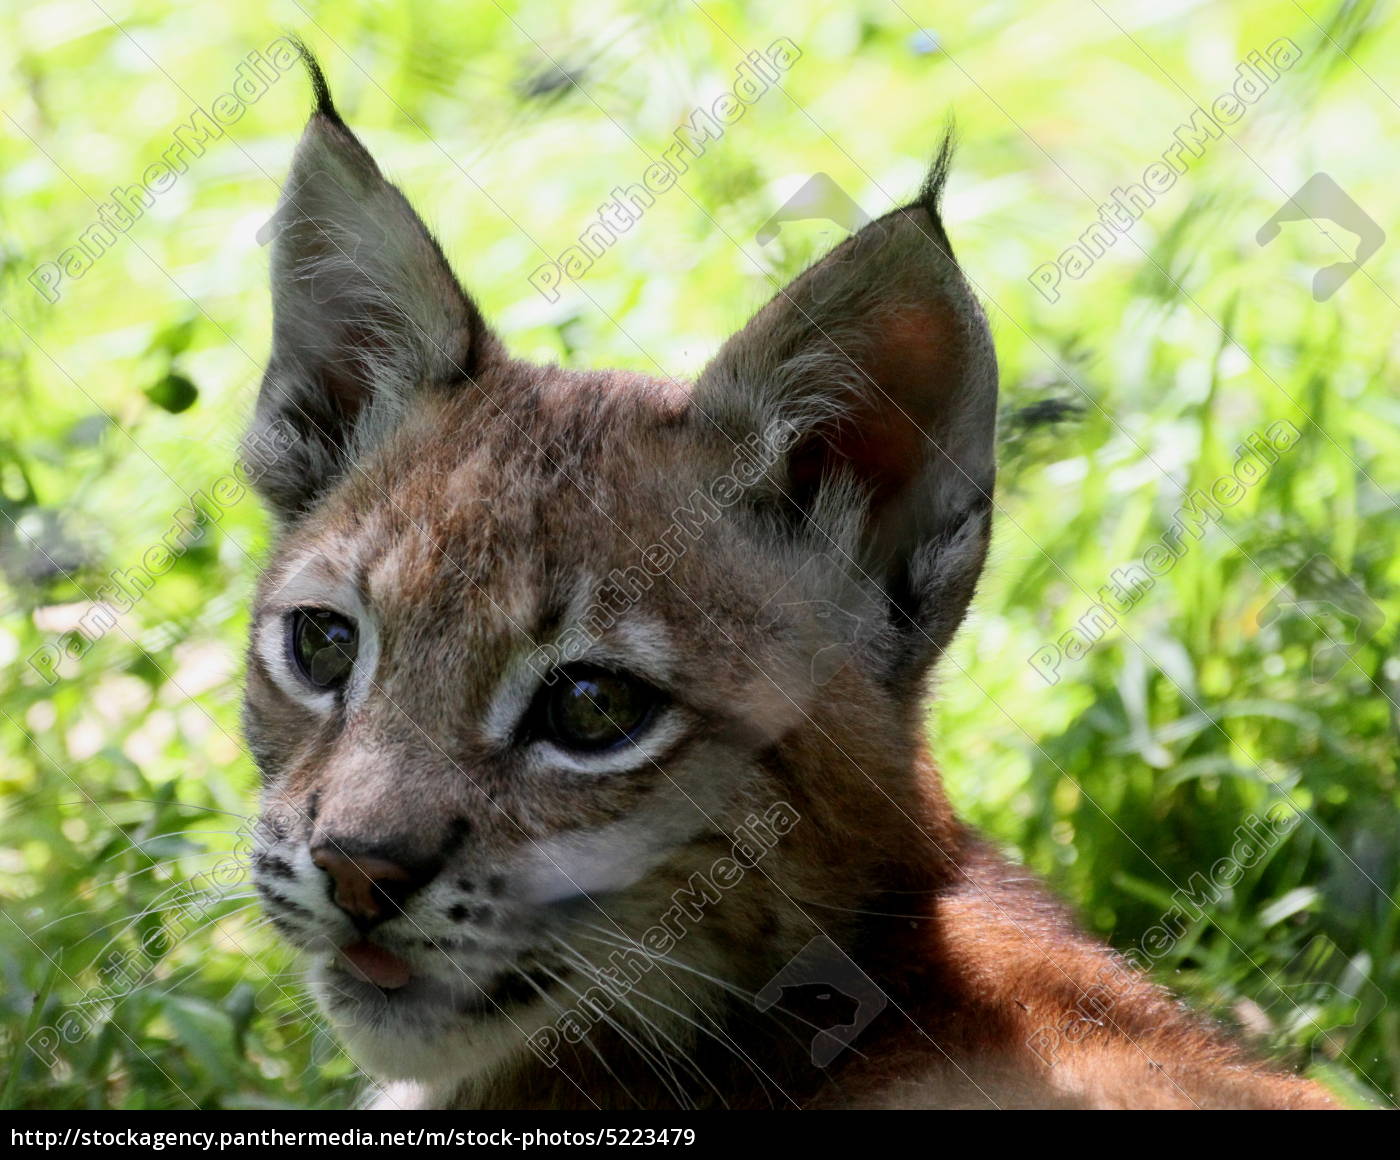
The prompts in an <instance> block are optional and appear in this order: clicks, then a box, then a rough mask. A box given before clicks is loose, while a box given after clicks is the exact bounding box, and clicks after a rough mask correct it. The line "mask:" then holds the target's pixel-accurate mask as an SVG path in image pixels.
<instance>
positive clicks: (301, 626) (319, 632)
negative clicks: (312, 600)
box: [287, 608, 359, 690]
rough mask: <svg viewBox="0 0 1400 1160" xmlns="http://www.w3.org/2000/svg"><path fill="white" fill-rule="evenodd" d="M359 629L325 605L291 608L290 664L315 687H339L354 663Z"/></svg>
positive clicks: (288, 645)
mask: <svg viewBox="0 0 1400 1160" xmlns="http://www.w3.org/2000/svg"><path fill="white" fill-rule="evenodd" d="M358 646H359V633H358V631H357V630H356V628H355V622H354V621H353V620H351V619H350V618H349V617H348V616H342V615H341V614H340V613H339V612H332V611H331V610H330V609H328V608H298V609H295V610H294V611H293V612H292V615H291V622H290V625H289V627H288V634H287V651H288V653H290V655H291V662H292V667H293V668H295V669H296V670H297V672H298V673H300V674H301V676H302V678H303V679H304V680H305V681H306V682H307V683H308V684H310V685H311V686H312V687H313V688H316V689H322V690H327V689H338V688H340V687H341V686H342V685H343V684H345V682H346V681H347V680H348V679H349V677H350V672H351V670H352V669H353V668H354V667H355V653H356V651H357V649H358Z"/></svg>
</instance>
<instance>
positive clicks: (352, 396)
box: [250, 41, 497, 519]
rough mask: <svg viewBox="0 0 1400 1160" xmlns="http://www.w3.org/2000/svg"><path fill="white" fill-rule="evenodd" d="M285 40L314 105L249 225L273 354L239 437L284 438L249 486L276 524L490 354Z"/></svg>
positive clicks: (312, 65) (491, 342)
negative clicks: (260, 267) (266, 278)
mask: <svg viewBox="0 0 1400 1160" xmlns="http://www.w3.org/2000/svg"><path fill="white" fill-rule="evenodd" d="M296 44H297V48H298V49H299V51H300V52H301V55H302V59H303V60H304V61H305V63H306V68H307V72H308V73H309V74H310V77H311V87H312V90H313V93H314V95H315V98H316V111H315V112H314V113H313V114H312V115H311V118H310V120H309V121H308V122H307V125H306V129H305V131H304V132H303V133H302V137H301V141H300V143H299V144H298V145H297V149H296V154H295V156H294V158H293V160H292V170H291V174H290V176H289V177H288V179H287V182H286V185H285V186H284V187H283V190H282V197H281V200H280V202H279V204H278V207H277V211H276V213H275V214H274V215H273V216H272V218H271V219H270V220H269V221H268V223H267V224H266V225H265V226H264V227H263V229H262V230H260V231H259V233H258V239H259V241H261V242H264V243H267V244H270V248H271V258H272V261H271V267H272V316H273V319H272V320H273V327H272V354H271V357H270V359H269V360H268V366H267V373H266V374H265V375H264V378H263V387H262V391H261V393H260V395H259V397H258V404H257V409H256V413H255V415H254V422H253V431H252V432H251V433H250V439H256V438H263V439H264V441H266V438H267V436H268V433H269V432H270V431H273V430H274V429H275V431H277V432H282V431H288V430H290V431H292V432H294V433H295V440H294V442H293V443H292V445H291V446H290V447H289V448H288V449H287V450H286V452H285V454H284V455H283V456H282V458H281V460H280V461H279V462H278V464H277V465H276V468H275V469H274V470H268V471H266V472H264V473H263V475H262V476H261V479H260V482H259V488H260V490H261V491H262V494H263V495H264V497H265V498H266V499H267V500H268V501H269V502H270V503H271V505H272V507H273V508H274V510H275V511H276V512H277V513H278V514H279V515H280V516H282V517H283V518H284V519H294V518H296V517H297V516H299V515H300V514H302V513H304V512H305V511H307V510H308V509H309V508H310V507H311V506H312V505H314V504H315V503H316V502H317V501H318V500H319V499H320V498H321V497H322V496H323V495H324V494H325V493H326V491H327V490H328V489H329V488H330V487H332V486H333V485H334V484H335V483H336V482H337V481H338V480H339V479H340V478H341V477H342V476H343V475H344V474H345V472H346V471H347V470H348V469H349V467H350V466H351V464H352V462H353V461H354V460H355V459H356V457H358V456H360V455H362V454H364V453H365V452H366V451H368V450H369V449H371V448H372V447H373V446H375V445H376V444H377V443H379V442H381V441H382V440H383V439H384V438H385V437H386V436H387V435H388V433H389V432H390V431H391V430H392V429H393V428H394V427H396V426H397V424H398V423H399V422H400V421H401V419H402V417H403V415H404V413H405V412H406V410H407V409H408V408H409V407H410V406H412V404H413V402H414V400H415V398H416V397H417V396H418V395H419V394H420V393H421V392H422V391H424V390H428V389H446V390H455V389H462V388H464V387H465V385H466V384H467V383H469V382H471V381H473V380H474V379H475V377H476V375H477V374H479V373H481V370H482V368H483V367H484V366H485V365H486V364H487V363H488V362H489V360H490V358H491V357H492V356H493V353H494V352H495V351H496V349H497V344H496V342H495V339H494V338H493V336H492V335H491V333H490V332H489V330H488V329H487V327H486V324H485V322H484V320H483V319H482V317H481V313H480V311H479V310H478V309H477V307H476V304H475V303H474V302H473V301H472V300H471V298H470V297H469V296H468V295H467V294H466V292H465V291H464V290H463V289H462V287H461V285H460V284H459V283H458V282H457V279H456V277H455V276H454V275H453V273H452V270H451V269H450V267H449V266H448V264H447V259H446V258H445V257H444V255H443V252H442V249H441V247H440V246H439V245H438V243H437V241H436V240H435V239H434V238H433V236H432V234H431V233H430V232H429V231H428V229H427V227H426V226H425V225H424V224H423V222H422V220H421V219H420V218H419V216H418V215H417V214H416V213H415V212H414V210H413V207H412V206H411V205H409V203H408V200H407V199H406V198H405V197H404V195H403V194H402V193H401V192H400V191H399V190H398V189H397V188H396V187H395V186H394V185H392V184H391V183H390V182H389V181H388V180H387V179H386V178H385V177H384V174H383V173H382V172H381V171H380V169H379V166H378V165H377V164H376V163H375V160H374V158H373V157H372V156H371V155H370V153H369V150H367V149H366V148H365V146H364V144H363V142H361V141H360V139H359V138H358V137H356V136H355V134H354V133H353V132H351V130H350V129H349V127H348V126H347V125H346V124H345V122H344V121H343V120H341V118H340V114H339V113H338V112H337V111H336V108H335V105H334V104H333V103H332V101H331V95H330V89H329V87H328V86H327V84H326V78H325V76H324V75H323V74H322V72H321V69H320V67H319V66H318V65H317V63H316V60H315V58H314V57H313V56H312V55H311V53H310V51H309V50H308V49H307V48H306V46H305V45H304V44H302V43H301V42H300V41H297V42H296Z"/></svg>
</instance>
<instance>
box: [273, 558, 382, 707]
mask: <svg viewBox="0 0 1400 1160" xmlns="http://www.w3.org/2000/svg"><path fill="white" fill-rule="evenodd" d="M290 574H291V577H292V578H291V579H290V580H288V581H287V582H285V583H284V584H283V585H282V586H281V587H280V588H278V589H277V591H276V593H275V595H274V597H273V598H272V599H271V600H269V602H268V608H267V610H266V612H264V614H263V615H262V617H261V618H260V619H259V621H258V624H257V627H256V628H255V629H254V633H253V647H254V649H255V650H256V651H257V654H258V658H259V659H260V660H261V661H262V663H263V667H264V668H265V669H266V670H267V672H268V673H269V674H270V675H271V677H272V679H273V681H274V682H275V683H276V685H277V687H278V688H279V689H281V690H282V692H283V693H285V694H286V695H287V696H288V697H290V698H292V700H294V701H296V702H297V703H298V704H301V705H303V706H305V707H306V708H307V709H310V710H311V711H312V712H313V713H316V714H317V715H318V716H321V717H327V716H329V715H330V714H331V713H332V712H334V710H335V707H336V702H337V700H338V699H340V697H341V696H343V698H344V702H345V705H346V708H347V709H348V708H353V707H354V706H356V705H358V704H359V703H360V702H362V701H363V700H364V699H365V697H366V696H367V695H368V693H369V690H370V688H371V687H372V685H373V682H374V672H375V667H376V662H377V661H378V659H379V632H378V626H377V624H376V622H375V618H374V616H373V614H372V613H371V612H370V610H369V609H368V608H366V607H365V606H364V605H363V604H362V603H361V601H360V598H359V594H358V593H357V592H356V590H355V587H354V585H353V584H351V583H349V582H348V581H346V580H343V579H341V578H339V577H338V576H335V575H334V574H331V573H329V571H328V569H327V568H326V567H325V565H324V561H322V560H320V559H319V558H318V560H316V561H313V562H311V563H310V564H304V565H300V566H298V567H296V568H294V569H293V570H291V573H290ZM298 608H326V609H330V610H331V611H332V612H338V613H340V615H341V616H344V617H346V618H347V619H348V620H350V621H352V622H353V623H354V625H355V632H356V636H357V642H358V643H357V646H356V654H355V668H354V671H353V672H352V673H351V674H350V680H349V682H348V683H347V684H346V686H345V689H344V691H343V694H337V693H335V692H334V691H330V690H322V689H316V688H313V687H312V686H311V685H310V684H308V683H307V681H306V679H305V678H304V677H302V675H301V674H300V673H299V672H298V671H297V669H296V666H295V665H294V663H293V661H292V658H291V657H290V656H289V655H288V643H289V638H290V630H289V621H290V618H291V616H292V613H293V612H294V611H295V610H296V609H298Z"/></svg>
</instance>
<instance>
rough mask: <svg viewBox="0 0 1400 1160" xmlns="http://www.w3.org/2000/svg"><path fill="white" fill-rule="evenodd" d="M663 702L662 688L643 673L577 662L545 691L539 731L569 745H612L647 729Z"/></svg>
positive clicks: (597, 748) (587, 748)
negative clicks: (638, 673)
mask: <svg viewBox="0 0 1400 1160" xmlns="http://www.w3.org/2000/svg"><path fill="white" fill-rule="evenodd" d="M661 701H662V694H661V692H660V690H658V689H656V688H655V687H654V686H652V685H650V684H648V683H647V682H646V681H643V680H641V679H640V678H638V677H632V676H628V675H627V674H626V673H616V672H611V671H610V670H608V669H600V668H594V667H592V666H575V667H573V668H568V669H564V670H563V671H562V672H561V673H560V674H559V679H558V680H556V681H555V683H554V685H553V686H552V687H550V688H548V689H545V690H543V692H542V693H541V698H540V701H539V702H537V708H536V714H535V731H536V734H537V735H538V736H542V737H546V738H548V739H549V740H551V741H554V742H555V743H557V744H559V745H562V746H564V747H565V748H568V749H576V750H582V751H585V752H598V751H600V750H604V749H612V748H614V747H615V746H618V745H621V744H622V743H623V742H625V741H627V740H628V739H629V738H631V737H634V736H636V734H638V733H639V732H640V731H641V730H642V729H643V728H645V727H646V725H647V724H648V723H649V722H650V721H651V719H652V716H653V715H654V714H655V712H656V710H657V708H658V707H659V706H660V704H661Z"/></svg>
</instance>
